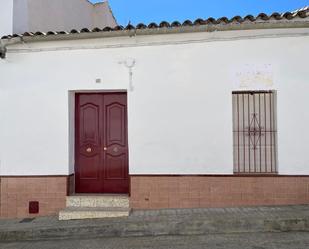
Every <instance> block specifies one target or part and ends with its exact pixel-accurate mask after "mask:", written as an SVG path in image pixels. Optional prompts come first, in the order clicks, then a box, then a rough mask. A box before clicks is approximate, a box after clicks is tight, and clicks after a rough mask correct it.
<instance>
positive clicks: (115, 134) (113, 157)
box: [75, 93, 129, 193]
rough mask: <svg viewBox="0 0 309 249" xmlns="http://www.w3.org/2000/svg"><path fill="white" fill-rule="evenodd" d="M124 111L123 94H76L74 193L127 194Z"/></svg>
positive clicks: (125, 122)
mask: <svg viewBox="0 0 309 249" xmlns="http://www.w3.org/2000/svg"><path fill="white" fill-rule="evenodd" d="M126 108H127V98H126V94H125V93H108V94H77V95H76V110H75V138H76V141H75V152H76V153H75V173H76V174H75V175H76V192H77V193H128V190H129V187H128V186H129V180H128V179H129V177H128V146H127V144H128V143H127V110H126Z"/></svg>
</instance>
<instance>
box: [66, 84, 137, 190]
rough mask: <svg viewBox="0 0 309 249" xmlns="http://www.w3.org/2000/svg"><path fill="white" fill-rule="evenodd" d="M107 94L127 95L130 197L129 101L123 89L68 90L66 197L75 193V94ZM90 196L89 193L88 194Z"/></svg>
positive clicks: (129, 183)
mask: <svg viewBox="0 0 309 249" xmlns="http://www.w3.org/2000/svg"><path fill="white" fill-rule="evenodd" d="M87 93H88V94H96V93H97V94H108V93H122V94H123V93H125V94H126V95H127V117H126V118H127V147H128V162H127V163H128V189H129V190H128V193H127V194H128V196H131V178H130V164H129V162H130V160H129V158H130V154H129V152H130V149H129V112H128V109H129V101H128V91H127V90H124V89H118V90H117V89H110V90H69V91H68V102H69V103H68V106H69V108H68V109H69V110H68V114H69V119H68V120H69V124H68V128H69V141H68V142H69V143H68V145H69V148H68V149H69V155H68V157H69V158H68V159H69V160H68V161H69V165H68V166H69V177H68V181H67V186H68V191H67V192H68V195H74V194H75V193H76V192H75V171H76V163H75V160H76V154H75V148H76V141H75V136H76V130H75V127H76V119H75V117H76V95H77V94H87ZM90 194H91V193H90Z"/></svg>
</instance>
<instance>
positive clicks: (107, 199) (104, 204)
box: [66, 195, 129, 208]
mask: <svg viewBox="0 0 309 249" xmlns="http://www.w3.org/2000/svg"><path fill="white" fill-rule="evenodd" d="M66 206H67V207H84V208H87V207H92V208H94V207H97V208H111V207H119V208H129V197H128V196H124V195H97V196H95V195H90V196H89V195H88V196H85V195H74V196H67V199H66Z"/></svg>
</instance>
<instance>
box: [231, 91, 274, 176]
mask: <svg viewBox="0 0 309 249" xmlns="http://www.w3.org/2000/svg"><path fill="white" fill-rule="evenodd" d="M275 110H276V96H275V93H274V92H271V91H269V92H268V91H259V92H233V134H234V172H235V173H245V174H248V173H249V174H250V173H252V174H254V173H277V148H276V147H277V146H276V145H277V143H276V140H277V128H276V127H277V124H276V113H275Z"/></svg>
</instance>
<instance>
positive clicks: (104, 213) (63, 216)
mask: <svg viewBox="0 0 309 249" xmlns="http://www.w3.org/2000/svg"><path fill="white" fill-rule="evenodd" d="M129 214H130V209H129V208H122V207H67V208H66V209H64V210H62V211H60V212H59V220H82V219H99V218H101V219H102V218H112V217H128V216H129Z"/></svg>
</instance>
